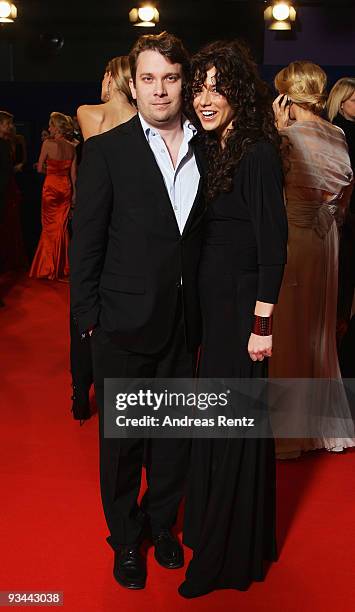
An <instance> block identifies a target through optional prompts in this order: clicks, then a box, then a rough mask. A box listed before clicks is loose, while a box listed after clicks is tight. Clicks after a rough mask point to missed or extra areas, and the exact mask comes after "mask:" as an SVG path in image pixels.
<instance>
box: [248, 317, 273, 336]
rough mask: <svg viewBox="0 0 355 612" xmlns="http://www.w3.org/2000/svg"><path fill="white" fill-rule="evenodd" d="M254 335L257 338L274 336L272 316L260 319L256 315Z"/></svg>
mask: <svg viewBox="0 0 355 612" xmlns="http://www.w3.org/2000/svg"><path fill="white" fill-rule="evenodd" d="M252 331H253V334H256V335H257V336H271V334H272V315H270V317H259V315H254V324H253V329H252Z"/></svg>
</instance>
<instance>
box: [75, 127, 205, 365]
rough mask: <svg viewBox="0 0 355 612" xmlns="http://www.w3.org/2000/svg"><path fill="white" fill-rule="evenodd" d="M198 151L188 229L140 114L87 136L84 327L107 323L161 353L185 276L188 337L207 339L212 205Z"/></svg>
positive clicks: (79, 301)
mask: <svg viewBox="0 0 355 612" xmlns="http://www.w3.org/2000/svg"><path fill="white" fill-rule="evenodd" d="M193 146H195V145H193ZM195 155H196V161H197V163H198V166H199V171H200V175H201V178H200V183H199V188H198V193H197V196H196V198H195V202H194V204H193V207H192V209H191V212H190V215H189V218H188V220H187V223H186V225H185V228H184V231H183V234H182V235H180V232H179V228H178V225H177V222H176V218H175V214H174V211H173V208H172V205H171V202H170V199H169V195H168V193H167V190H166V188H165V183H164V179H163V176H162V174H161V172H160V170H159V166H158V165H157V163H156V160H155V157H154V154H153V152H152V151H151V148H150V146H149V144H148V142H147V140H146V137H145V134H144V132H143V129H142V127H141V123H140V121H139V118H138V116H135V117H134V118H133V119H131V120H130V121H128V122H127V123H125V124H122V125H120V126H119V127H117V128H115V129H113V130H110V131H109V132H106V133H104V134H101V135H99V136H94V137H93V138H90V139H89V140H88V141H87V142H86V143H85V147H84V154H83V159H82V162H81V165H80V169H79V176H78V184H77V202H76V208H75V214H74V219H73V237H72V242H71V248H70V266H71V272H70V275H71V308H72V312H73V316H74V318H75V319H76V321H77V323H78V327H79V331H80V333H82V332H84V331H85V330H87V329H88V328H90V327H91V326H94V325H95V324H96V323H97V322H99V323H100V325H101V327H102V328H103V329H104V330H105V331H106V332H108V333H110V334H112V336H113V337H114V339H115V341H117V342H119V343H120V345H121V346H122V347H123V348H125V349H127V350H132V351H134V352H139V353H147V354H151V353H155V352H158V351H159V350H160V349H162V348H163V347H164V345H165V344H166V343H167V342H168V340H169V336H170V334H171V332H172V329H173V325H174V315H175V311H176V302H177V296H178V291H179V289H178V288H179V286H180V279H181V278H182V279H183V306H184V318H185V331H186V340H187V344H188V347H189V348H190V349H193V348H195V347H196V346H197V345H198V343H199V341H200V327H201V326H200V312H199V301H198V292H197V268H198V261H199V256H200V248H201V237H202V216H203V213H204V210H205V206H204V200H203V193H202V191H203V190H202V174H203V168H202V166H201V158H200V156H199V153H198V151H197V147H196V150H195Z"/></svg>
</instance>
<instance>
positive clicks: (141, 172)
mask: <svg viewBox="0 0 355 612" xmlns="http://www.w3.org/2000/svg"><path fill="white" fill-rule="evenodd" d="M130 64H131V72H132V81H131V89H132V94H133V97H134V98H135V99H136V100H137V106H138V111H139V114H138V115H137V116H136V117H134V118H133V119H131V120H130V121H128V122H127V123H126V124H123V125H121V126H119V127H118V128H115V129H113V130H111V131H109V132H106V133H105V134H101V135H99V136H95V137H93V138H91V139H89V140H88V141H87V142H86V144H85V147H84V155H83V160H82V162H81V166H80V172H79V179H78V187H77V203H76V211H75V214H74V220H73V238H72V244H71V285H72V287H71V299H72V311H73V313H74V316H75V319H76V321H77V325H78V327H79V332H80V333H82V334H83V333H85V332H89V333H90V334H91V341H92V348H93V362H94V380H95V389H96V396H97V401H98V405H99V413H100V477H101V495H102V501H103V507H104V512H105V516H106V520H107V524H108V527H109V530H110V537H109V538H108V541H109V543H110V544H111V546H112V548H113V549H114V552H115V564H114V576H115V578H116V580H117V581H118V582H119V583H120V584H121V585H123V586H125V587H128V588H132V589H138V588H143V587H144V585H145V580H146V568H145V563H144V560H143V558H142V556H141V554H140V550H139V546H140V541H141V536H142V529H143V526H144V522H145V521H149V523H150V526H151V531H152V537H153V543H154V546H155V557H156V559H157V561H158V562H159V563H160V564H161V565H163V566H164V567H167V568H171V569H173V568H178V567H181V566H182V565H183V552H182V548H181V546H180V544H179V543H178V541H177V540H176V539H175V538H174V536H173V535H172V533H171V528H172V526H173V525H174V523H175V520H176V514H177V509H178V505H179V502H180V500H181V497H182V494H183V486H184V477H185V475H186V470H187V467H188V451H189V445H188V442H187V441H186V440H181V439H180V440H179V439H153V440H151V441H150V442H149V444H148V448H147V453H146V472H147V481H148V490H147V492H146V494H145V496H144V498H143V501H142V503H141V505H140V507H139V506H138V503H137V497H138V494H139V488H140V480H141V470H142V462H143V449H144V441H143V440H142V439H134V440H133V439H121V440H117V439H112V438H105V437H104V433H103V412H104V397H103V385H104V378H105V377H106V378H108V377H112V378H115V377H116V378H117V377H124V378H139V377H148V378H152V377H160V378H169V377H170V378H171V377H186V378H187V377H192V376H193V373H194V363H195V352H196V349H197V346H198V344H199V340H200V315H199V307H198V296H197V266H198V260H199V254H200V246H201V221H202V216H203V212H204V202H203V197H202V185H201V165H200V162H199V159H198V152H197V151H196V146H195V144H194V141H193V137H194V135H195V132H196V130H195V128H194V127H193V126H192V125H191V124H190V122H189V121H188V120H187V119H186V118H185V117H184V116H183V115H182V90H183V85H184V81H185V79H186V74H187V70H188V57H187V54H186V51H185V50H184V48H183V46H182V43H181V41H179V40H178V39H177V38H175V37H174V36H172V35H170V34H167V33H166V32H163V33H162V34H159V35H158V36H154V35H153V36H143V37H141V38H140V39H139V40H138V41H137V43H136V44H135V46H134V48H133V49H132V51H131V54H130Z"/></svg>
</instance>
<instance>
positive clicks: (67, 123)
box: [50, 112, 74, 140]
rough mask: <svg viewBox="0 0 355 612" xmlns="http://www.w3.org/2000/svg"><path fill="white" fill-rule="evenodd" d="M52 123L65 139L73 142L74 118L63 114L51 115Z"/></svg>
mask: <svg viewBox="0 0 355 612" xmlns="http://www.w3.org/2000/svg"><path fill="white" fill-rule="evenodd" d="M50 122H51V123H52V124H53V125H54V127H56V128H57V129H58V130H59V131H60V133H61V134H62V136H64V138H67V139H68V140H72V138H73V132H74V126H73V121H72V118H71V117H69V115H64V114H63V113H56V112H54V113H51V114H50Z"/></svg>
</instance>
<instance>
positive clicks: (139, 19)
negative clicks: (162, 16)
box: [129, 4, 159, 28]
mask: <svg viewBox="0 0 355 612" xmlns="http://www.w3.org/2000/svg"><path fill="white" fill-rule="evenodd" d="M129 20H130V22H131V23H132V24H133V25H134V26H139V27H141V28H154V26H155V24H156V23H158V22H159V11H158V10H157V9H156V8H155V7H154V6H152V5H151V4H143V5H142V6H140V7H139V8H133V9H132V10H131V11H130V12H129Z"/></svg>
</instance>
